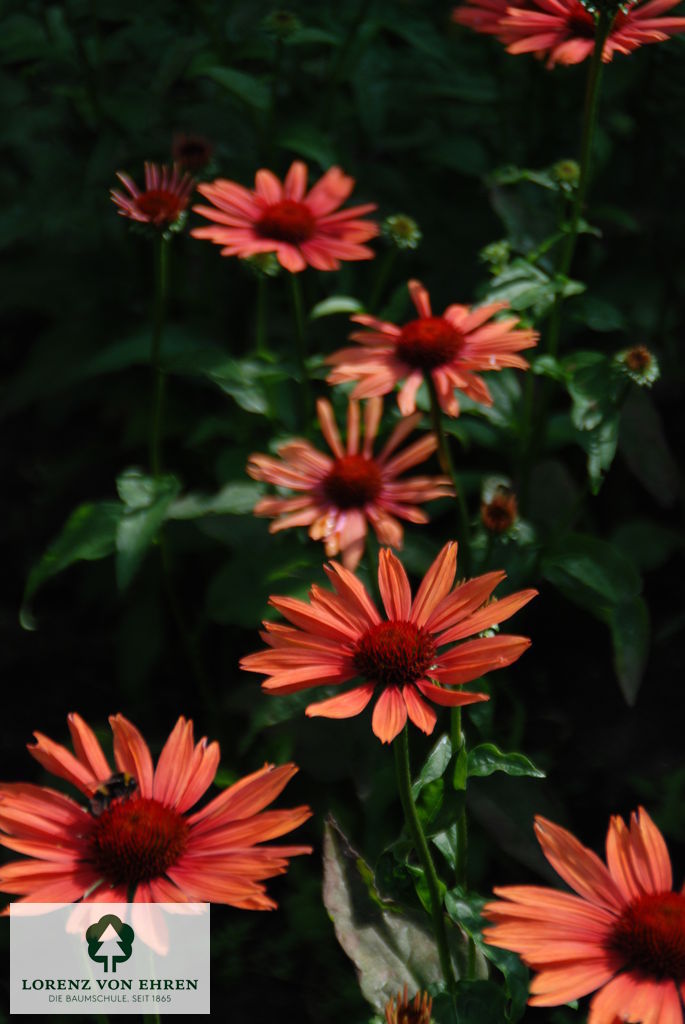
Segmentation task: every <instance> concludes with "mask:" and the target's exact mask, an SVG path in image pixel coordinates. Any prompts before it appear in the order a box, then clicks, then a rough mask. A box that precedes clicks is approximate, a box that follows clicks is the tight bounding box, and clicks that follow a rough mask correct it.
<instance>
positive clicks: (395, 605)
mask: <svg viewBox="0 0 685 1024" xmlns="http://www.w3.org/2000/svg"><path fill="white" fill-rule="evenodd" d="M378 587H379V589H380V592H381V598H382V600H383V607H384V608H385V612H386V614H387V616H388V618H389V619H400V620H407V619H408V618H409V616H410V614H411V587H410V586H409V580H408V579H407V574H406V572H405V571H404V566H403V565H402V563H401V562H400V560H399V558H397V556H396V555H394V554H393V553H392V551H390V549H389V548H382V549H381V551H380V552H379V554H378Z"/></svg>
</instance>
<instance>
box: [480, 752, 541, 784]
mask: <svg viewBox="0 0 685 1024" xmlns="http://www.w3.org/2000/svg"><path fill="white" fill-rule="evenodd" d="M493 772H504V773H505V774H506V775H515V776H521V775H529V776H531V778H534V779H544V778H545V773H544V772H543V771H541V770H540V769H539V768H536V767H535V765H534V764H533V762H532V761H531V760H530V758H528V757H526V755H525V754H520V753H518V752H513V753H510V754H505V753H504V752H503V751H502V750H500V749H499V747H496V746H495V744H494V743H481V744H480V746H478V747H474V748H473V749H472V750H469V753H468V774H469V778H471V777H473V776H476V777H478V778H483V777H485V776H486V775H492V774H493Z"/></svg>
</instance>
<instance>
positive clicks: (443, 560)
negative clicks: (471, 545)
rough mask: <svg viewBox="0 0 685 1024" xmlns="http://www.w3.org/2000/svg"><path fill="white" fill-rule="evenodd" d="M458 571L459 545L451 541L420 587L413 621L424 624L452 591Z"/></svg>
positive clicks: (415, 623) (412, 611)
mask: <svg viewBox="0 0 685 1024" xmlns="http://www.w3.org/2000/svg"><path fill="white" fill-rule="evenodd" d="M456 572H457V545H456V543H455V542H454V541H449V542H448V543H447V544H445V546H444V548H443V549H442V551H441V552H440V554H439V555H438V557H437V558H436V559H435V561H434V562H433V564H432V565H431V567H430V569H429V570H428V572H427V573H426V575H425V576H424V578H423V581H422V583H421V586H420V587H419V589H418V592H417V594H416V597H415V598H414V604H413V605H412V609H411V621H412V622H413V623H414V625H416V626H424V625H425V624H426V622H427V620H428V618H429V617H430V614H431V612H432V611H433V609H434V608H436V607H437V605H438V604H439V603H440V601H442V599H443V598H444V597H446V596H447V594H448V593H449V592H450V590H451V588H452V584H453V583H454V577H455V575H456Z"/></svg>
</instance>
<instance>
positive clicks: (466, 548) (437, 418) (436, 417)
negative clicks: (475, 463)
mask: <svg viewBox="0 0 685 1024" xmlns="http://www.w3.org/2000/svg"><path fill="white" fill-rule="evenodd" d="M425 380H426V386H427V387H428V394H429V395H430V403H431V423H432V424H433V431H434V433H435V436H436V437H437V439H438V461H439V462H440V468H441V469H442V471H443V473H445V475H446V476H449V478H450V479H451V481H452V484H453V486H454V490H455V492H456V495H457V512H458V529H459V537H458V538H457V539H458V541H459V561H460V565H461V568H462V569H463V571H464V576H465V577H469V576H470V575H471V565H472V559H471V527H470V525H469V510H468V506H467V504H466V498H465V497H464V489H463V487H462V486H461V484H460V482H459V477H458V476H457V472H456V470H455V468H454V463H453V462H452V456H451V455H450V449H449V444H448V441H447V435H446V434H445V429H444V427H443V425H442V413H441V409H440V402H439V400H438V393H437V391H436V390H435V384H434V383H433V378H432V377H431V375H430V373H426V374H425Z"/></svg>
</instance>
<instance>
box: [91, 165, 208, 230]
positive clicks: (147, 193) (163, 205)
mask: <svg viewBox="0 0 685 1024" xmlns="http://www.w3.org/2000/svg"><path fill="white" fill-rule="evenodd" d="M117 178H118V179H119V181H120V182H121V183H122V185H125V186H126V188H127V189H128V191H129V195H125V193H123V192H117V191H116V189H111V195H112V199H113V200H114V202H115V203H116V204H117V206H118V207H119V213H120V214H121V216H122V217H129V218H130V219H131V220H137V221H142V222H143V223H144V224H154V226H155V227H158V228H164V227H168V226H169V225H170V224H174V223H175V222H176V221H177V220H178V218H179V217H180V216H181V214H182V213H183V211H184V210H185V209H186V207H187V206H188V201H189V199H190V197H191V195H192V194H193V189H194V188H195V180H194V179H193V178H192V177H191V175H190V174H181V173H180V172H179V170H178V168H177V167H173V168H172V170H169V168H168V167H158V166H157V164H149V163H146V164H145V188H144V189H143V191H142V192H141V191H140V189H139V188H138V186H137V185H136V183H135V182H134V181H133V179H132V178H129V176H128V175H127V174H124V173H123V172H122V171H119V172H118V173H117Z"/></svg>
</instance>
